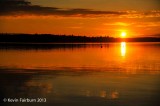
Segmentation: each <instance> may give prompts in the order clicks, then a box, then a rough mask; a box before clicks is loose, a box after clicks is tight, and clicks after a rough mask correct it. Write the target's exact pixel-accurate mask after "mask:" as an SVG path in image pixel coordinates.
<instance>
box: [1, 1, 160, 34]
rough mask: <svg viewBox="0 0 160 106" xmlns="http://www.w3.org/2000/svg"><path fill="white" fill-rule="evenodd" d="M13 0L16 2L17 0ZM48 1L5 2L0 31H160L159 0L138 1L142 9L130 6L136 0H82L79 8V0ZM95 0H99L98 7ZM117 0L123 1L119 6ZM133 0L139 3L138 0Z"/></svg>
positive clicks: (89, 32) (158, 32)
mask: <svg viewBox="0 0 160 106" xmlns="http://www.w3.org/2000/svg"><path fill="white" fill-rule="evenodd" d="M2 1H4V0H2ZM11 1H13V2H14V0H11ZM21 1H23V0H21ZM47 1H48V0H46V1H45V2H44V0H40V1H39V2H36V0H35V1H31V3H32V4H25V6H24V4H23V6H21V5H22V4H21V5H19V4H18V3H15V4H14V6H13V5H10V4H9V3H8V2H3V3H4V4H3V6H1V7H0V8H1V11H0V33H50V34H67V35H70V34H74V35H86V36H113V37H119V36H120V33H121V32H123V31H125V32H126V33H127V37H141V36H153V35H156V36H159V35H158V34H160V30H159V28H160V9H159V8H158V6H157V4H156V3H157V2H158V1H157V0H153V1H152V2H151V1H150V2H149V1H148V0H146V3H145V2H143V1H144V0H139V1H140V2H137V3H140V4H141V5H142V4H143V3H144V4H143V5H142V6H141V7H142V9H140V8H139V7H140V4H139V5H137V7H135V6H134V7H133V6H131V7H129V6H128V5H129V4H130V3H132V2H133V1H131V0H128V2H124V1H127V0H122V1H123V2H120V1H119V0H113V1H115V2H113V1H112V2H111V1H110V2H105V3H106V6H107V5H109V4H110V6H109V7H108V8H106V7H105V5H104V0H100V1H99V2H98V1H97V0H93V4H92V5H91V6H89V7H88V8H87V7H86V5H89V4H88V2H91V1H90V0H87V1H88V2H87V3H85V2H83V3H80V5H79V7H77V8H76V7H75V5H76V4H78V3H79V0H77V2H76V3H75V2H73V1H72V0H71V1H72V2H71V3H73V4H74V5H71V4H65V1H64V2H62V3H59V2H58V1H57V0H53V1H52V2H49V1H48V2H47ZM56 1H57V2H56ZM62 1H63V0H62ZM63 3H64V4H63ZM94 3H99V4H98V6H97V7H96V6H95V4H94ZM117 3H120V4H121V5H119V7H116V5H118V4H117ZM134 3H135V4H136V2H134ZM149 3H150V4H149ZM43 4H44V5H43ZM52 4H53V5H52ZM54 4H55V5H54ZM85 4H86V5H85ZM111 4H112V5H111ZM114 4H115V5H114ZM135 4H134V5H135ZM9 6H10V8H9ZM51 6H52V7H51ZM124 6H125V7H124ZM15 7H16V8H15ZM61 7H62V8H61ZM111 7H112V8H111ZM113 7H115V8H113ZM17 8H18V9H17ZM132 9H133V10H132Z"/></svg>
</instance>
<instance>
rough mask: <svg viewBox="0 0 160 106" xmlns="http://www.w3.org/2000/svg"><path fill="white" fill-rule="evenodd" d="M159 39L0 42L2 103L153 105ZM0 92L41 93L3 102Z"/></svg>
mask: <svg viewBox="0 0 160 106" xmlns="http://www.w3.org/2000/svg"><path fill="white" fill-rule="evenodd" d="M159 53H160V43H125V42H121V43H106V44H54V45H42V46H41V45H39V46H34V45H32V46H18V45H16V46H6V47H4V46H0V84H1V87H0V99H1V103H2V105H7V106H15V105H16V106H28V105H34V106H35V105H44V106H46V105H48V106H50V105H53V106H98V105H99V106H159V105H160V103H159V98H160V84H159V82H160V55H159ZM4 98H12V99H15V98H18V99H19V98H29V99H34V98H46V100H47V101H46V102H43V103H20V102H17V103H3V99H4Z"/></svg>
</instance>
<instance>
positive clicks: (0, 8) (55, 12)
mask: <svg viewBox="0 0 160 106" xmlns="http://www.w3.org/2000/svg"><path fill="white" fill-rule="evenodd" d="M26 15H27V16H46V17H47V16H60V17H105V18H113V17H115V18H143V17H160V11H147V12H137V11H98V10H92V9H82V8H76V9H63V8H57V7H43V6H39V5H32V3H31V2H29V1H26V0H0V16H26Z"/></svg>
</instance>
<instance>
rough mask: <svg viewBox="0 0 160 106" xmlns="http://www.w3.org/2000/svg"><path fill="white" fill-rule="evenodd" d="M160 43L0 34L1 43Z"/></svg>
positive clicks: (63, 36) (84, 37)
mask: <svg viewBox="0 0 160 106" xmlns="http://www.w3.org/2000/svg"><path fill="white" fill-rule="evenodd" d="M122 41H126V42H160V38H158V37H140V38H113V37H109V36H104V37H102V36H99V37H88V36H74V35H54V34H8V33H1V34H0V42H1V43H2V42H8V43H98V42H122Z"/></svg>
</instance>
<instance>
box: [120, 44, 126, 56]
mask: <svg viewBox="0 0 160 106" xmlns="http://www.w3.org/2000/svg"><path fill="white" fill-rule="evenodd" d="M125 55H126V42H121V56H123V57H124V56H125Z"/></svg>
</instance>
